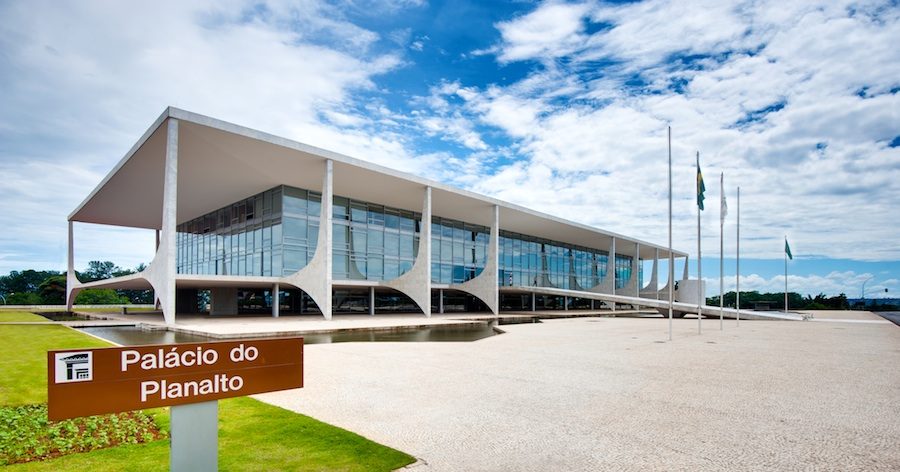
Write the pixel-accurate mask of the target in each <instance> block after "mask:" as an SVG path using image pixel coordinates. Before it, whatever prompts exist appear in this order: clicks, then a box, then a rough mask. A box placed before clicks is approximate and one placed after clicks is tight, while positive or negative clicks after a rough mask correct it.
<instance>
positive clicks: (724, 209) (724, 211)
mask: <svg viewBox="0 0 900 472" xmlns="http://www.w3.org/2000/svg"><path fill="white" fill-rule="evenodd" d="M721 214H722V223H723V224H724V223H725V217H726V216H728V203H727V202H726V201H725V194H724V193H722V210H721Z"/></svg>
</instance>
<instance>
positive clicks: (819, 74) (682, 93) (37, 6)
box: [0, 0, 900, 297]
mask: <svg viewBox="0 0 900 472" xmlns="http://www.w3.org/2000/svg"><path fill="white" fill-rule="evenodd" d="M897 44H900V5H898V3H897V2H896V1H844V0H826V1H799V0H798V1H791V2H784V1H781V0H778V1H768V0H753V1H728V0H712V1H662V0H648V1H642V2H603V1H585V2H556V1H551V2H531V1H518V2H515V1H513V2H494V1H485V2H476V1H465V0H459V1H427V0H384V1H368V0H343V1H340V0H338V1H319V0H302V1H296V2H278V1H260V0H257V1H243V0H224V1H215V2H213V1H193V0H179V1H154V2H121V1H90V0H85V1H79V2H58V1H40V0H28V1H14V0H0V173H2V175H3V177H4V178H3V183H2V185H0V201H2V202H3V211H2V212H0V228H3V231H0V274H6V273H8V272H9V271H11V270H23V269H29V268H31V269H53V270H64V269H65V267H66V234H67V233H66V218H67V216H68V214H69V213H70V212H72V211H73V210H74V209H75V208H76V207H77V206H78V205H79V204H80V202H81V201H82V200H83V199H84V198H85V197H87V195H88V194H89V193H90V192H91V190H93V189H94V187H95V186H96V185H97V184H98V183H99V182H100V181H101V180H102V179H103V177H104V176H105V175H106V174H107V173H108V172H109V171H110V170H111V169H112V168H113V166H114V165H115V164H116V163H117V162H118V161H119V160H120V159H121V158H122V156H123V155H124V154H125V153H126V152H127V151H128V149H129V148H130V147H131V146H132V145H133V144H134V143H135V142H136V141H137V140H138V138H139V137H140V136H141V134H143V132H144V131H145V130H146V129H147V127H148V126H149V125H150V124H151V123H152V122H153V120H155V119H156V118H157V117H158V116H159V115H160V113H162V112H163V110H164V109H165V107H167V106H170V105H171V106H175V107H178V108H183V109H186V110H189V111H193V112H196V113H200V114H204V115H209V116H212V117H215V118H219V119H222V120H225V121H230V122H233V123H236V124H239V125H243V126H247V127H250V128H254V129H258V130H261V131H265V132H268V133H272V134H275V135H280V136H284V137H287V138H290V139H293V140H296V141H299V142H302V143H306V144H311V145H314V146H318V147H322V148H325V149H328V150H331V151H336V152H339V153H343V154H346V155H349V156H352V157H355V158H359V159H363V160H367V161H371V162H375V163H378V164H381V165H385V166H388V167H391V168H395V169H398V170H401V171H405V172H410V173H412V174H416V175H420V176H424V177H427V178H431V179H434V180H437V181H441V182H444V183H447V184H450V185H454V186H458V187H461V188H465V189H469V190H472V191H475V192H478V193H481V194H484V195H489V196H492V197H496V198H499V199H502V200H505V201H508V202H512V203H516V204H519V205H523V206H526V207H530V208H533V209H536V210H539V211H543V212H547V213H551V214H554V215H558V216H561V217H564V218H568V219H571V220H576V221H579V222H583V223H587V224H590V225H593V226H596V227H598V228H601V229H605V230H609V231H613V232H617V233H621V234H625V235H628V236H632V237H636V238H639V239H642V240H646V241H650V242H653V243H656V244H660V245H666V244H667V237H668V226H667V221H668V220H667V214H668V213H667V212H668V200H667V196H668V187H667V185H666V182H667V159H668V154H667V127H669V126H671V129H672V159H673V195H674V203H673V208H674V211H673V238H674V239H673V244H674V247H675V248H676V249H678V250H682V251H686V252H689V253H690V254H691V260H692V261H694V260H695V258H696V252H697V249H696V248H697V206H696V199H695V197H696V195H695V177H696V172H697V170H696V159H697V157H696V156H697V153H698V152H699V156H700V157H699V159H700V167H701V169H702V172H703V175H704V178H705V182H706V188H707V191H706V194H705V196H706V201H705V210H704V211H703V212H702V215H701V216H702V218H701V227H702V231H701V233H702V255H703V269H702V270H703V277H704V278H706V279H708V283H709V289H708V293H709V294H712V292H716V293H717V292H718V287H719V279H718V276H719V253H720V251H719V235H720V231H719V228H720V206H721V198H722V196H723V194H722V192H721V191H720V178H721V176H722V175H724V197H725V199H726V201H727V207H728V213H727V215H726V218H725V220H724V224H723V229H724V258H725V261H724V274H725V276H726V277H725V290H726V291H727V290H729V289H733V287H734V282H735V274H736V264H735V262H736V261H735V254H736V245H737V237H736V229H737V227H736V223H737V222H736V216H737V188H738V187H740V196H741V201H740V204H741V213H740V222H741V225H740V232H741V240H740V249H741V289H742V290H759V291H781V290H783V288H784V238H785V237H786V238H787V239H788V241H789V243H790V247H791V251H792V254H793V256H794V259H793V260H791V261H789V267H788V273H789V276H788V285H789V288H790V290H791V291H796V292H800V293H802V294H813V295H815V294H818V293H825V294H826V295H836V294H838V293H846V294H847V295H848V296H850V297H857V296H859V295H860V294H861V290H862V284H863V282H864V281H866V280H867V279H870V280H868V282H867V284H866V295H867V296H868V297H874V296H885V295H884V289H885V288H887V289H888V294H890V295H893V296H897V293H898V292H900V238H898V233H900V231H898V230H900V223H898V221H900V210H898V209H900V94H898V92H900V48H898V47H897ZM75 240H76V262H75V265H76V268H79V269H81V268H84V267H86V266H87V262H88V261H90V260H111V261H113V262H115V263H116V264H118V265H119V266H122V267H135V266H137V265H138V264H140V263H146V262H149V261H150V259H152V256H153V254H152V248H153V244H154V242H153V240H154V236H153V233H152V232H149V231H141V230H130V229H124V228H110V227H102V226H96V225H88V224H76V227H75ZM645 270H649V266H647V267H646V268H645ZM677 270H678V271H679V272H678V273H679V274H680V270H681V269H680V266H679V268H678V269H677ZM690 272H691V274H692V275H694V276H695V275H696V267H695V265H694V264H693V263H691V264H690ZM662 274H664V272H663V273H661V278H662V279H664V278H665V276H664V275H662Z"/></svg>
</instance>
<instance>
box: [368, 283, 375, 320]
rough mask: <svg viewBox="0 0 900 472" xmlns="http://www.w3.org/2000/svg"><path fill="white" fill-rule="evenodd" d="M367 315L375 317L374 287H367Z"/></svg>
mask: <svg viewBox="0 0 900 472" xmlns="http://www.w3.org/2000/svg"><path fill="white" fill-rule="evenodd" d="M369 315H370V316H375V287H369Z"/></svg>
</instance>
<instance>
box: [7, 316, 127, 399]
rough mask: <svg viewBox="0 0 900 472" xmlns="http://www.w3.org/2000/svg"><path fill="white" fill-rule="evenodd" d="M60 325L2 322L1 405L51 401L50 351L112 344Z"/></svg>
mask: <svg viewBox="0 0 900 472" xmlns="http://www.w3.org/2000/svg"><path fill="white" fill-rule="evenodd" d="M108 346H110V344H109V343H105V342H103V341H100V340H99V339H96V338H93V337H91V336H88V335H86V334H82V333H79V332H78V331H75V330H73V329H70V328H67V327H65V326H60V325H47V326H41V325H4V326H0V405H6V406H16V405H30V404H35V403H47V351H48V350H52V349H78V348H91V347H108Z"/></svg>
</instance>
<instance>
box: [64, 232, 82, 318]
mask: <svg viewBox="0 0 900 472" xmlns="http://www.w3.org/2000/svg"><path fill="white" fill-rule="evenodd" d="M72 225H73V222H72V221H69V255H68V269H67V270H66V311H72V305H74V304H75V296H76V295H78V292H79V291H80V289H79V288H78V286H79V285H80V284H81V283H80V282H79V281H78V276H76V275H75V233H74V228H73V226H72Z"/></svg>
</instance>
